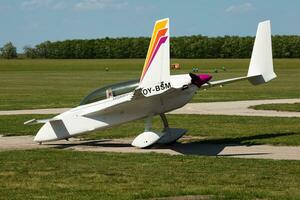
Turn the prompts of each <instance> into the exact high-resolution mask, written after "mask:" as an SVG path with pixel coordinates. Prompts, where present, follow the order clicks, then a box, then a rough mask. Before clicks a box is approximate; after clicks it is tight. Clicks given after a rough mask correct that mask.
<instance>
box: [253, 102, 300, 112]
mask: <svg viewBox="0 0 300 200" xmlns="http://www.w3.org/2000/svg"><path fill="white" fill-rule="evenodd" d="M250 108H253V109H255V110H277V111H291V112H300V103H277V104H276V103H274V104H262V105H257V106H251V107H250Z"/></svg>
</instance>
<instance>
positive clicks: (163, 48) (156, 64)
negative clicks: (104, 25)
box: [139, 18, 171, 96]
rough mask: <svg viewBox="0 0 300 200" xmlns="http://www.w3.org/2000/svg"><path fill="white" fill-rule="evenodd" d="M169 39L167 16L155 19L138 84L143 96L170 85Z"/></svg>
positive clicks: (158, 91)
mask: <svg viewBox="0 0 300 200" xmlns="http://www.w3.org/2000/svg"><path fill="white" fill-rule="evenodd" d="M169 39H170V37H169V18H166V19H162V20H158V21H156V23H155V25H154V29H153V33H152V37H151V40H150V44H149V48H148V52H147V57H146V60H145V63H144V67H143V71H142V74H141V78H140V84H139V88H141V89H142V93H143V95H144V96H152V95H156V94H160V93H162V92H164V91H166V90H167V89H169V88H170V87H171V85H170V43H169ZM160 86H162V87H160ZM158 88H159V89H158ZM143 91H144V92H143Z"/></svg>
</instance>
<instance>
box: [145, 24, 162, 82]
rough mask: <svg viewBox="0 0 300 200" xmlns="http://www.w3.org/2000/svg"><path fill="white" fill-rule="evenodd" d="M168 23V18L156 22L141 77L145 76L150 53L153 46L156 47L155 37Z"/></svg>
mask: <svg viewBox="0 0 300 200" xmlns="http://www.w3.org/2000/svg"><path fill="white" fill-rule="evenodd" d="M167 23H168V20H167V19H165V20H163V21H159V22H157V23H156V24H155V26H154V30H153V33H152V37H151V40H150V45H149V48H148V52H147V57H146V60H145V63H144V67H143V72H142V75H141V78H142V77H143V74H144V73H145V70H146V67H147V64H148V62H149V59H150V53H151V51H152V48H154V47H153V43H154V41H155V39H156V36H157V32H158V31H159V30H160V29H162V28H164V27H165V26H166V25H167Z"/></svg>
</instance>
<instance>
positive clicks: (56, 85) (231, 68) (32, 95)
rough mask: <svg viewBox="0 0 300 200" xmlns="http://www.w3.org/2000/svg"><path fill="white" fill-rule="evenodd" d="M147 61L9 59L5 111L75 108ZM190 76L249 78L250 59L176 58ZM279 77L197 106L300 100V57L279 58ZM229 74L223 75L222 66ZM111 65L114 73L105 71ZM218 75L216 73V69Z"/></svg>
mask: <svg viewBox="0 0 300 200" xmlns="http://www.w3.org/2000/svg"><path fill="white" fill-rule="evenodd" d="M143 62H144V60H143V59H122V60H118V59H115V60H109V59H108V60H105V59H102V60H43V59H40V60H39V59H38V60H30V59H26V60H4V59H0V94H1V95H0V110H14V109H30V108H49V107H74V106H76V105H78V103H79V102H80V100H81V99H82V98H83V97H84V96H85V95H86V94H88V93H89V92H90V91H92V90H94V89H96V88H98V87H101V86H104V85H106V84H111V83H116V82H120V81H124V80H128V79H136V78H139V76H140V74H141V70H142V66H143ZM172 62H176V63H180V64H181V66H182V69H181V70H177V71H172V74H178V73H188V72H190V70H191V69H192V67H194V66H196V67H199V69H200V72H199V73H211V74H212V75H213V76H214V80H218V79H223V78H230V77H236V76H244V75H245V74H246V72H247V68H248V64H249V60H248V59H174V60H172ZM274 65H275V71H276V73H277V74H278V78H277V79H276V80H274V81H272V82H271V83H269V84H266V85H261V86H256V87H253V86H251V85H250V84H249V83H248V82H247V81H246V82H240V83H234V84H232V85H228V86H225V87H223V88H213V89H210V90H207V91H202V92H199V93H198V94H197V95H196V96H195V97H194V98H193V100H192V101H193V102H207V101H229V100H246V99H272V98H296V97H299V96H300V90H295V88H299V87H300V82H299V81H298V80H299V79H300V67H299V65H300V59H276V60H275V61H274ZM223 66H224V67H226V69H227V71H225V72H224V71H222V70H221V68H222V67H223ZM106 67H109V71H105V68H106ZM215 68H217V69H219V73H214V72H213V71H214V69H215Z"/></svg>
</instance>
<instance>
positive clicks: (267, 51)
mask: <svg viewBox="0 0 300 200" xmlns="http://www.w3.org/2000/svg"><path fill="white" fill-rule="evenodd" d="M274 78H276V74H275V73H274V69H273V58H272V41H271V24H270V21H264V22H261V23H259V25H258V28H257V32H256V37H255V41H254V46H253V50H252V55H251V60H250V65H249V69H248V74H247V76H243V77H237V78H231V79H225V80H218V81H211V82H208V83H206V84H204V85H202V86H201V88H204V89H205V88H209V87H213V86H218V85H225V84H229V83H233V82H236V81H241V80H248V81H249V82H250V83H251V84H253V85H258V84H262V83H266V82H268V81H270V80H272V79H274Z"/></svg>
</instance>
